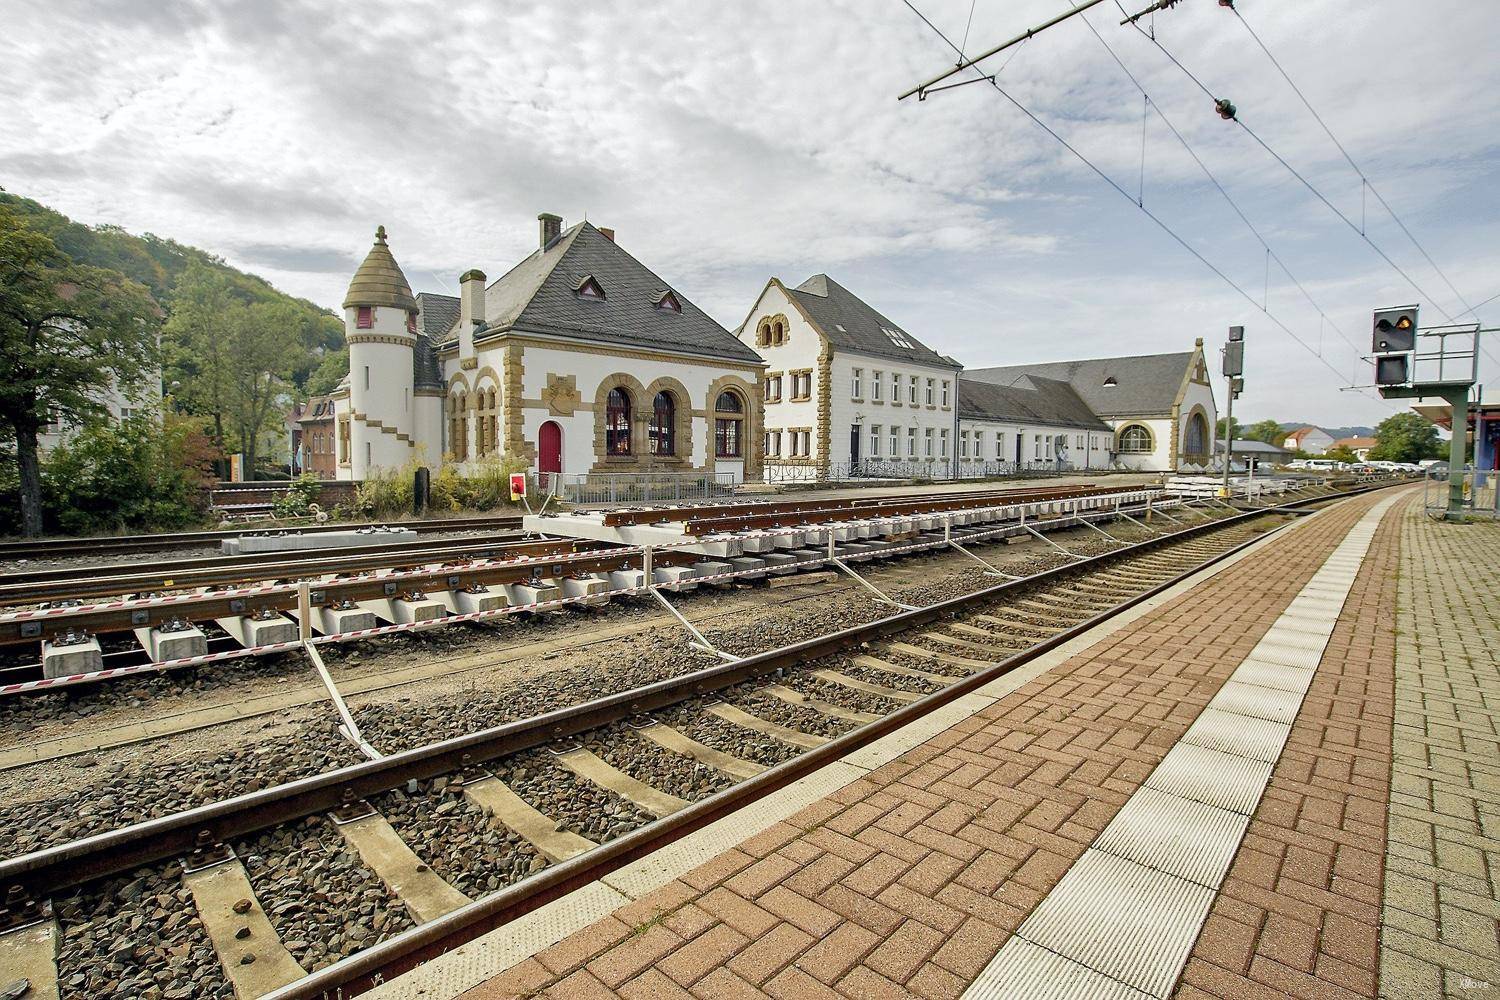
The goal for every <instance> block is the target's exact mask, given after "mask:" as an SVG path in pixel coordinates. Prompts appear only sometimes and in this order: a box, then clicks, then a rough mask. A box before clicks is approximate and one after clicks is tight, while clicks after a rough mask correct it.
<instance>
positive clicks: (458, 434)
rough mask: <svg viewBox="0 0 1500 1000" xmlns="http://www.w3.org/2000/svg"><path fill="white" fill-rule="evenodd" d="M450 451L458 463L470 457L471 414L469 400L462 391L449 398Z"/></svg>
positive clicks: (455, 392) (459, 390)
mask: <svg viewBox="0 0 1500 1000" xmlns="http://www.w3.org/2000/svg"><path fill="white" fill-rule="evenodd" d="M448 450H449V451H450V452H452V453H453V459H454V461H456V462H463V461H467V460H468V457H469V412H468V400H467V399H466V398H465V395H464V391H463V390H462V389H458V390H455V391H454V393H453V394H452V395H450V396H449V397H448Z"/></svg>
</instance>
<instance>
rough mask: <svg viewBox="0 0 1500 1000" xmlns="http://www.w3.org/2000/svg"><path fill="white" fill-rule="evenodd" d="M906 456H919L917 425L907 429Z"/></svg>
mask: <svg viewBox="0 0 1500 1000" xmlns="http://www.w3.org/2000/svg"><path fill="white" fill-rule="evenodd" d="M906 457H907V458H916V457H917V429H916V428H915V427H908V428H907V429H906Z"/></svg>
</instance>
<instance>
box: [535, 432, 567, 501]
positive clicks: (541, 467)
mask: <svg viewBox="0 0 1500 1000" xmlns="http://www.w3.org/2000/svg"><path fill="white" fill-rule="evenodd" d="M536 437H537V440H536V446H537V449H536V450H537V458H536V470H537V473H538V476H537V478H538V479H539V480H541V482H540V484H539V485H541V486H542V488H543V489H550V488H551V487H552V477H553V475H554V474H556V473H560V472H562V470H563V466H562V454H563V450H562V446H563V440H562V437H563V433H562V425H561V424H559V423H558V422H557V421H556V420H548V421H546V422H544V423H543V424H542V426H541V429H540V430H539V431H538V432H537V436H536Z"/></svg>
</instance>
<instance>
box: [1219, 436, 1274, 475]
mask: <svg viewBox="0 0 1500 1000" xmlns="http://www.w3.org/2000/svg"><path fill="white" fill-rule="evenodd" d="M1214 454H1215V456H1216V457H1217V459H1218V462H1219V468H1221V469H1222V468H1223V467H1224V442H1223V441H1220V442H1218V443H1217V444H1216V445H1215V446H1214ZM1291 457H1292V453H1291V452H1289V451H1287V450H1286V449H1285V448H1278V447H1277V446H1276V445H1274V444H1269V443H1267V442H1265V441H1255V440H1251V439H1249V438H1243V439H1242V438H1235V440H1234V445H1233V451H1232V452H1231V459H1230V461H1231V465H1230V468H1231V469H1233V470H1237V471H1243V470H1245V469H1249V468H1252V467H1253V468H1257V469H1258V468H1260V467H1261V466H1270V465H1281V464H1283V463H1284V462H1288V461H1290V460H1291Z"/></svg>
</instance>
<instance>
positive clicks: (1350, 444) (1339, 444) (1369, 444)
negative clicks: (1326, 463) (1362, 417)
mask: <svg viewBox="0 0 1500 1000" xmlns="http://www.w3.org/2000/svg"><path fill="white" fill-rule="evenodd" d="M1373 447H1375V439H1374V438H1372V437H1349V438H1339V439H1338V440H1337V441H1335V442H1333V444H1331V445H1329V446H1328V450H1329V451H1332V450H1333V449H1335V448H1348V449H1349V450H1350V451H1352V452H1354V457H1355V458H1357V459H1359V460H1360V461H1361V462H1363V461H1364V460H1365V459H1367V458H1369V457H1370V449H1371V448H1373Z"/></svg>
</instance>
